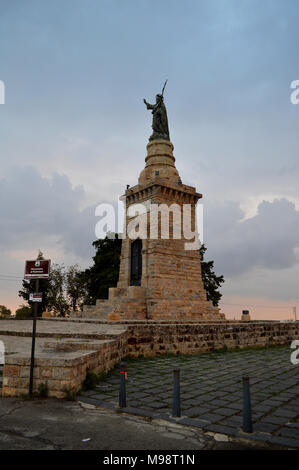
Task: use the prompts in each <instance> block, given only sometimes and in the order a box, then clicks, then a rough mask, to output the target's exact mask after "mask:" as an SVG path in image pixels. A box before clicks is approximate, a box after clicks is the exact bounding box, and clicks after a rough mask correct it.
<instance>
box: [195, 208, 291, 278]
mask: <svg viewBox="0 0 299 470" xmlns="http://www.w3.org/2000/svg"><path fill="white" fill-rule="evenodd" d="M204 216H205V219H204V230H205V242H206V244H207V247H208V249H209V252H208V256H209V257H211V258H213V259H214V260H215V265H216V266H217V270H218V271H219V272H220V271H221V272H223V273H224V274H225V275H226V276H232V277H234V276H239V275H240V274H242V273H246V272H248V271H250V270H252V269H253V268H257V267H260V268H266V269H268V270H280V269H286V268H291V267H293V266H295V265H296V264H297V262H298V255H297V253H296V249H298V247H299V211H297V210H296V208H295V205H294V204H293V203H292V202H290V201H288V200H287V199H279V200H278V199H276V200H274V201H273V202H268V201H263V202H261V203H260V204H259V206H258V211H257V214H256V215H255V216H254V217H251V218H249V219H245V220H244V212H243V211H242V210H241V209H240V207H239V204H238V203H236V202H228V201H224V202H222V203H221V202H220V203H219V202H217V203H215V202H213V203H212V202H210V203H209V202H208V203H206V205H205V213H204Z"/></svg>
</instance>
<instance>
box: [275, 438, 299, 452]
mask: <svg viewBox="0 0 299 470" xmlns="http://www.w3.org/2000/svg"><path fill="white" fill-rule="evenodd" d="M269 442H270V443H271V444H278V445H281V446H284V447H289V448H291V449H299V440H298V439H297V440H296V439H291V438H289V437H279V436H271V438H270V440H269Z"/></svg>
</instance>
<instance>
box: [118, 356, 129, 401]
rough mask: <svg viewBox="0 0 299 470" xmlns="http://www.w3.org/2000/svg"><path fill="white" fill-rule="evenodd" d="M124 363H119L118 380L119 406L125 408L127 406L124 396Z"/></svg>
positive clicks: (125, 373)
mask: <svg viewBox="0 0 299 470" xmlns="http://www.w3.org/2000/svg"><path fill="white" fill-rule="evenodd" d="M126 378H127V372H126V363H125V362H121V363H120V381H119V407H120V408H125V407H126V406H127V397H126Z"/></svg>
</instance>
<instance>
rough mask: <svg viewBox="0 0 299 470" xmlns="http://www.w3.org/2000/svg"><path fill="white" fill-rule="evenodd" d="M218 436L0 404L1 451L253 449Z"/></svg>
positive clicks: (67, 406)
mask: <svg viewBox="0 0 299 470" xmlns="http://www.w3.org/2000/svg"><path fill="white" fill-rule="evenodd" d="M215 437H216V438H214V437H212V436H210V435H207V434H206V433H203V432H202V431H201V430H199V429H191V428H187V429H186V427H184V426H181V425H180V424H173V423H169V422H166V421H162V420H158V419H156V420H148V419H145V418H141V417H137V416H130V415H127V414H119V413H116V412H115V411H111V410H106V409H100V408H95V407H94V406H91V405H87V404H81V403H76V402H67V401H63V400H60V401H58V400H50V399H48V400H34V401H28V400H26V401H23V400H20V399H9V398H2V399H0V450H23V449H24V450H73V449H74V450H77V449H78V450H106V451H108V452H107V453H106V455H108V456H109V455H110V453H111V451H113V450H125V451H128V450H164V449H165V450H174V451H176V452H175V453H177V451H178V450H202V449H210V450H214V449H224V450H225V449H238V450H239V449H247V448H249V449H252V447H251V446H250V445H248V444H246V443H245V444H244V443H243V444H240V443H235V442H229V441H228V440H225V439H224V436H218V435H216V436H215ZM101 458H102V457H101V454H99V455H98V454H97V463H98V464H101V463H102V462H101Z"/></svg>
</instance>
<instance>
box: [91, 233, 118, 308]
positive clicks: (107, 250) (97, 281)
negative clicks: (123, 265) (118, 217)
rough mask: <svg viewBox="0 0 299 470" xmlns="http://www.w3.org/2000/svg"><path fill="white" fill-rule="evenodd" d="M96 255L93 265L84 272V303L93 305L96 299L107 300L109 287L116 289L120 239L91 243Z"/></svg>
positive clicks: (106, 239) (116, 237)
mask: <svg viewBox="0 0 299 470" xmlns="http://www.w3.org/2000/svg"><path fill="white" fill-rule="evenodd" d="M93 246H94V247H95V249H96V254H95V256H94V257H93V262H94V265H93V266H92V267H91V268H89V269H86V270H85V272H84V276H83V277H84V284H85V288H86V292H87V295H86V298H85V303H89V304H94V303H95V302H96V300H97V299H107V298H108V290H109V287H116V285H117V281H118V272H119V263H120V252H121V239H120V238H119V237H118V235H117V234H115V238H110V237H109V238H108V237H106V238H105V239H103V240H96V241H95V242H93Z"/></svg>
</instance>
